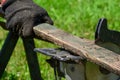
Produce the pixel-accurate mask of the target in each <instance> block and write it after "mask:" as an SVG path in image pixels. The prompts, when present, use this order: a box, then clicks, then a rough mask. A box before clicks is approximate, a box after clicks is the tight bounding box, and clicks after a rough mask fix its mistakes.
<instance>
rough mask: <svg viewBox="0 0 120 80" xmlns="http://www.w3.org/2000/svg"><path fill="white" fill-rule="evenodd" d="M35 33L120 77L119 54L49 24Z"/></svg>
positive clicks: (42, 25)
mask: <svg viewBox="0 0 120 80" xmlns="http://www.w3.org/2000/svg"><path fill="white" fill-rule="evenodd" d="M34 32H35V35H37V36H38V37H40V38H42V39H44V40H47V41H50V42H52V43H54V44H57V45H59V46H61V47H63V48H65V49H66V50H68V51H71V52H73V53H74V54H77V55H80V56H81V57H84V58H86V59H87V60H88V61H91V62H94V63H96V64H98V65H100V66H102V67H104V68H106V69H108V70H110V71H111V72H113V73H115V74H118V75H120V55H119V54H116V53H114V52H112V51H110V50H107V49H105V48H102V47H100V46H98V45H95V44H94V42H93V41H90V40H86V39H81V38H79V37H76V36H74V35H71V34H69V33H67V32H65V31H63V30H60V29H57V28H56V27H54V26H52V25H49V24H45V23H44V24H41V25H38V26H36V27H34Z"/></svg>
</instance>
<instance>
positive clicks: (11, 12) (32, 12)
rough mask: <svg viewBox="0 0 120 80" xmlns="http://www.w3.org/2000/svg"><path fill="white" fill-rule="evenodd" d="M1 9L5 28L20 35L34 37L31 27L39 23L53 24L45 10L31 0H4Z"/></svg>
mask: <svg viewBox="0 0 120 80" xmlns="http://www.w3.org/2000/svg"><path fill="white" fill-rule="evenodd" d="M2 9H3V11H4V13H5V19H6V20H7V22H6V28H7V29H9V30H11V31H12V32H14V33H16V34H18V35H20V36H22V37H34V32H33V27H34V26H36V25H38V24H40V23H49V24H53V21H52V20H51V18H50V17H49V15H48V13H47V11H46V10H45V9H43V8H41V7H39V6H38V5H36V4H35V3H34V2H33V1H32V0H6V2H5V3H3V5H2Z"/></svg>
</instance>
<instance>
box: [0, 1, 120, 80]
mask: <svg viewBox="0 0 120 80" xmlns="http://www.w3.org/2000/svg"><path fill="white" fill-rule="evenodd" d="M34 1H35V2H36V3H37V4H38V5H40V6H42V7H44V8H45V9H46V10H47V11H48V13H49V15H50V16H51V18H52V19H53V21H54V25H55V26H56V27H58V28H60V29H63V30H65V31H67V32H69V33H71V34H74V35H76V36H78V37H84V38H88V39H92V40H94V32H95V27H96V25H97V22H98V20H99V18H107V20H108V26H109V28H110V29H113V30H118V31H120V27H119V25H120V23H119V22H120V12H119V11H120V0H34ZM6 35H7V31H5V30H3V29H0V46H1V47H2V45H3V43H4V40H5V38H6ZM35 43H36V47H40V48H46V47H47V48H49V47H50V48H52V47H56V45H53V44H50V43H46V42H44V41H40V40H35ZM38 58H39V63H40V65H41V72H42V76H43V78H44V79H45V80H54V75H53V74H54V73H53V69H51V68H50V66H49V65H48V64H47V63H46V62H45V59H47V58H49V57H46V56H43V55H41V54H38ZM1 80H30V76H29V69H28V66H27V62H26V58H25V52H24V48H23V45H22V41H21V39H20V40H19V42H18V44H17V46H16V48H15V50H14V53H13V55H12V57H11V59H10V61H9V64H8V66H7V68H6V71H5V73H4V75H3V77H2V79H1Z"/></svg>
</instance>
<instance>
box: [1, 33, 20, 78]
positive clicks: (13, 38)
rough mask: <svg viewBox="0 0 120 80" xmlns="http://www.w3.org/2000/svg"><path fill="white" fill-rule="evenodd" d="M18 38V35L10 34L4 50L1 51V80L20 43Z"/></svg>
mask: <svg viewBox="0 0 120 80" xmlns="http://www.w3.org/2000/svg"><path fill="white" fill-rule="evenodd" d="M18 38H19V37H18V36H17V35H15V34H13V33H12V32H9V34H8V36H7V38H6V40H5V43H4V45H3V47H2V50H1V51H0V78H1V77H2V74H3V72H4V70H5V68H6V65H7V64H8V61H9V59H10V57H11V55H12V52H13V50H14V48H15V46H16V43H17V41H18Z"/></svg>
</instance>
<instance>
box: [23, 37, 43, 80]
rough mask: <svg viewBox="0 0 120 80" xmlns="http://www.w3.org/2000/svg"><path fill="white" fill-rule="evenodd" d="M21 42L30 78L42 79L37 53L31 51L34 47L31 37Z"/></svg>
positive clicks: (34, 79) (33, 79)
mask: <svg viewBox="0 0 120 80" xmlns="http://www.w3.org/2000/svg"><path fill="white" fill-rule="evenodd" d="M23 43H24V47H25V51H26V57H27V61H28V66H29V70H30V75H31V79H32V80H43V79H42V77H41V73H40V69H39V64H38V59H37V54H36V52H34V51H33V49H34V48H35V45H34V40H33V39H24V38H23Z"/></svg>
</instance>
